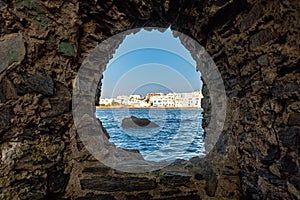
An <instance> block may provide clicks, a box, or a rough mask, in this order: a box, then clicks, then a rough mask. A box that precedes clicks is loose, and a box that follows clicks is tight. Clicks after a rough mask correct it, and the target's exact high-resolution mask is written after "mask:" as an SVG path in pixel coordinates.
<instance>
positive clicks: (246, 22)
mask: <svg viewBox="0 0 300 200" xmlns="http://www.w3.org/2000/svg"><path fill="white" fill-rule="evenodd" d="M262 15H263V6H262V5H261V4H260V3H256V4H254V6H253V7H252V9H251V10H250V12H249V13H248V14H247V15H246V16H245V17H243V19H242V20H241V22H240V28H241V31H244V30H246V29H248V28H250V27H251V26H252V24H254V23H255V22H256V21H257V20H258V19H259V18H260V17H261V16H262Z"/></svg>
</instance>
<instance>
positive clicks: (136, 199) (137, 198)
mask: <svg viewBox="0 0 300 200" xmlns="http://www.w3.org/2000/svg"><path fill="white" fill-rule="evenodd" d="M150 199H153V197H152V196H151V195H150V194H149V193H146V192H144V193H139V194H137V195H128V196H127V197H126V200H150Z"/></svg>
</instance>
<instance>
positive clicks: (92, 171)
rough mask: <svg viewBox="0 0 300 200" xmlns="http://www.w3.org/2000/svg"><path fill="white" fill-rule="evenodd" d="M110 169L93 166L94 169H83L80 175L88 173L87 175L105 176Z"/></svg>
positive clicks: (103, 166)
mask: <svg viewBox="0 0 300 200" xmlns="http://www.w3.org/2000/svg"><path fill="white" fill-rule="evenodd" d="M109 170H110V168H109V167H106V166H105V165H102V166H95V167H85V168H84V169H83V171H82V173H89V174H95V173H97V174H107V173H108V172H109Z"/></svg>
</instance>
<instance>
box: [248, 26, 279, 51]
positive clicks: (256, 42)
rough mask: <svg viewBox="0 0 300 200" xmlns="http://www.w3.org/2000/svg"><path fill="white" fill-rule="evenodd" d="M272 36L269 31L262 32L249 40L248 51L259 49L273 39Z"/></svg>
mask: <svg viewBox="0 0 300 200" xmlns="http://www.w3.org/2000/svg"><path fill="white" fill-rule="evenodd" d="M273 38H274V37H273V35H272V32H271V30H270V29H265V30H262V31H260V32H258V33H256V34H254V35H253V36H251V38H250V50H254V49H255V48H256V47H259V46H261V45H263V44H265V43H267V42H269V41H271V40H272V39H273Z"/></svg>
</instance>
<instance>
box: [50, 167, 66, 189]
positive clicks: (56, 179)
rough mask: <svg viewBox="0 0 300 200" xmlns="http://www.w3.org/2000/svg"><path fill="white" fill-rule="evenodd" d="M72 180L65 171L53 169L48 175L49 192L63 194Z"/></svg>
mask: <svg viewBox="0 0 300 200" xmlns="http://www.w3.org/2000/svg"><path fill="white" fill-rule="evenodd" d="M69 179H70V174H65V173H64V172H63V169H56V167H51V168H50V169H49V170H48V173H47V183H48V192H49V193H51V194H63V193H64V191H65V189H66V187H67V184H68V182H69Z"/></svg>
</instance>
